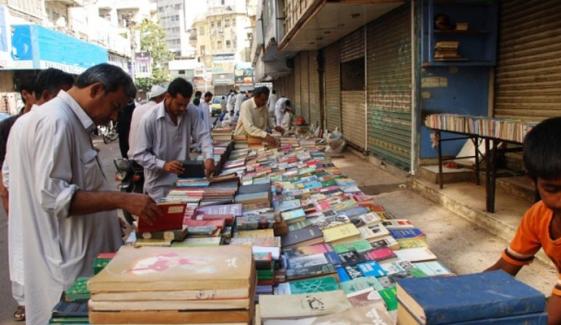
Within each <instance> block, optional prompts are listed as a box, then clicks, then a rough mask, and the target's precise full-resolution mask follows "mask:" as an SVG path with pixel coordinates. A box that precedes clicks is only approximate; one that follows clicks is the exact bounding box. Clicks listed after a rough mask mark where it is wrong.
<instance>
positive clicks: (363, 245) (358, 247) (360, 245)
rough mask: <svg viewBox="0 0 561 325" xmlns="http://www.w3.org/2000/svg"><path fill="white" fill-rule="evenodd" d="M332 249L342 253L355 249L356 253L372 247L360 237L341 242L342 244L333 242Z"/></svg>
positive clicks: (366, 250)
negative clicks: (351, 240)
mask: <svg viewBox="0 0 561 325" xmlns="http://www.w3.org/2000/svg"><path fill="white" fill-rule="evenodd" d="M332 246H333V250H335V252H336V253H337V254H342V253H346V252H350V251H357V252H358V253H364V252H368V251H369V250H371V249H372V245H370V242H369V241H368V240H364V239H360V240H355V241H353V242H348V243H342V244H333V245H332Z"/></svg>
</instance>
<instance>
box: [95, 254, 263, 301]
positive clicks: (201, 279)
mask: <svg viewBox="0 0 561 325" xmlns="http://www.w3.org/2000/svg"><path fill="white" fill-rule="evenodd" d="M253 277H254V271H253V259H252V252H251V247H248V246H218V247H174V248H169V247H141V248H134V247H127V246H123V247H121V249H120V250H119V251H118V252H117V255H116V256H115V257H114V258H113V260H111V262H110V263H109V264H108V265H107V266H106V267H105V268H104V269H103V271H101V272H100V273H98V274H97V275H96V276H94V277H93V278H91V279H90V280H89V281H88V290H89V291H90V292H91V293H92V294H95V293H101V292H128V291H182V290H213V289H236V288H248V287H251V284H252V281H253Z"/></svg>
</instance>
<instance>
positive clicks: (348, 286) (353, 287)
mask: <svg viewBox="0 0 561 325" xmlns="http://www.w3.org/2000/svg"><path fill="white" fill-rule="evenodd" d="M340 285H341V289H343V291H345V294H347V295H348V294H351V293H355V292H357V291H361V290H364V289H367V288H373V289H374V290H376V291H380V290H384V286H382V284H380V281H378V279H376V278H375V277H373V276H365V277H361V278H356V279H352V280H349V281H345V282H341V284H340Z"/></svg>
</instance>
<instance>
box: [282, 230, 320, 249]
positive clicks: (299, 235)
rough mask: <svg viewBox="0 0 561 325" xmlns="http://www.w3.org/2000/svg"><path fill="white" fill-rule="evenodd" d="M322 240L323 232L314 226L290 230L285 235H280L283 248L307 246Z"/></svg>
mask: <svg viewBox="0 0 561 325" xmlns="http://www.w3.org/2000/svg"><path fill="white" fill-rule="evenodd" d="M322 242H323V233H322V232H321V230H320V229H319V227H316V226H310V227H307V228H302V229H299V230H296V231H290V232H289V233H288V234H287V235H286V236H284V237H282V247H283V248H284V249H286V248H292V247H298V246H309V245H314V244H318V243H322Z"/></svg>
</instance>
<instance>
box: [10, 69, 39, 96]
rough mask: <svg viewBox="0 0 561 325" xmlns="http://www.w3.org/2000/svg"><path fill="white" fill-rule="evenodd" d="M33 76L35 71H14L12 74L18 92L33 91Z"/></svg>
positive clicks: (35, 73) (35, 74)
mask: <svg viewBox="0 0 561 325" xmlns="http://www.w3.org/2000/svg"><path fill="white" fill-rule="evenodd" d="M35 78H37V72H36V71H34V70H31V71H25V70H24V71H16V73H15V74H14V86H15V89H16V91H17V92H18V93H21V92H22V91H23V90H27V91H28V92H32V91H33V85H34V84H35Z"/></svg>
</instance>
